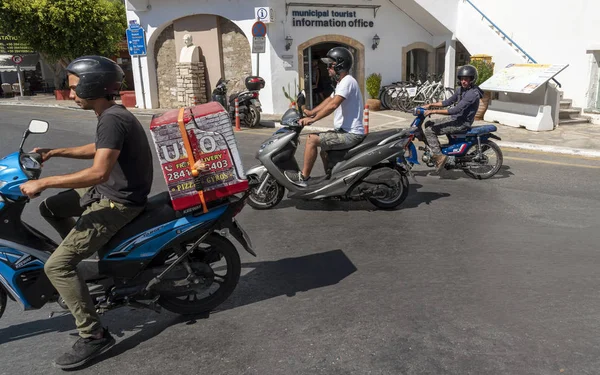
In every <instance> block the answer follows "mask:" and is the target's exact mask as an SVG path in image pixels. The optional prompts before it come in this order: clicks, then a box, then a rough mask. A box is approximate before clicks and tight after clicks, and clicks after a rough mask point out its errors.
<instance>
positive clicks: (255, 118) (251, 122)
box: [246, 104, 260, 128]
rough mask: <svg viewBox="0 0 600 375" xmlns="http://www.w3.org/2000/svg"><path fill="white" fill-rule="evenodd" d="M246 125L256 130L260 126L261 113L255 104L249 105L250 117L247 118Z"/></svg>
mask: <svg viewBox="0 0 600 375" xmlns="http://www.w3.org/2000/svg"><path fill="white" fill-rule="evenodd" d="M246 125H247V126H248V127H249V128H254V127H256V126H258V125H260V111H259V110H258V108H256V106H254V105H253V104H250V105H248V115H247V116H246Z"/></svg>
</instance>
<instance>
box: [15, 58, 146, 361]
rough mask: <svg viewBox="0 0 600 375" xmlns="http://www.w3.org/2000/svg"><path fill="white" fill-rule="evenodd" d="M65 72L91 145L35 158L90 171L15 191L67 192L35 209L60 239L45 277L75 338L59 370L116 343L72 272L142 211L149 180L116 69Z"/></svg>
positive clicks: (78, 67)
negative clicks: (87, 119)
mask: <svg viewBox="0 0 600 375" xmlns="http://www.w3.org/2000/svg"><path fill="white" fill-rule="evenodd" d="M67 72H68V79H69V87H70V89H71V98H72V99H74V100H75V102H76V103H77V104H78V105H79V106H80V107H81V108H83V109H87V110H94V111H95V112H96V115H97V116H98V126H97V128H96V139H95V142H94V143H90V144H88V145H85V146H80V147H72V148H58V149H40V148H36V149H34V152H38V153H40V154H41V155H42V159H43V160H44V161H46V160H48V159H50V158H53V157H66V158H74V159H93V160H94V162H93V165H92V166H91V167H90V168H86V169H84V170H81V171H79V172H75V173H72V174H68V175H64V176H53V177H46V178H42V179H39V180H31V181H29V182H27V183H25V184H23V185H21V191H22V193H23V194H24V195H27V196H29V197H30V198H33V197H35V196H37V195H38V194H40V193H41V192H42V191H44V190H45V189H48V188H70V190H67V191H64V192H62V193H59V194H57V195H55V196H52V197H50V198H48V199H46V200H44V201H43V202H42V203H41V204H40V213H41V214H42V216H43V217H44V218H45V219H46V220H47V221H48V222H49V223H50V224H51V225H52V226H53V227H54V228H55V229H56V230H57V231H58V232H59V233H60V235H61V237H62V238H63V242H62V243H61V244H60V246H58V248H57V249H56V250H55V251H54V252H53V253H52V255H51V256H50V258H49V259H48V261H47V262H46V264H45V266H44V270H45V272H46V275H47V276H48V279H49V280H50V281H51V282H52V285H54V287H55V288H56V290H57V291H58V292H59V293H60V295H61V297H62V298H63V300H64V301H65V303H66V304H67V306H68V307H69V310H70V311H71V313H72V314H73V316H74V317H75V322H76V325H77V330H78V331H79V335H80V336H81V338H80V339H79V340H78V341H77V342H76V343H75V345H73V348H72V350H71V351H70V352H69V353H66V354H64V355H62V356H61V357H59V358H57V359H56V360H55V365H56V366H57V367H60V368H64V369H70V368H75V367H79V366H81V365H83V364H84V363H86V362H88V361H89V360H90V359H92V358H93V357H95V356H97V355H99V354H101V353H102V352H104V351H106V350H107V349H108V348H110V347H111V346H112V345H114V343H115V340H114V338H113V337H112V336H111V335H110V333H109V332H108V330H107V329H105V328H104V327H102V325H101V323H100V317H99V316H98V314H97V312H96V307H95V303H94V301H92V298H91V297H90V293H89V291H88V288H87V285H86V283H85V280H82V279H81V278H80V277H79V276H78V274H77V269H76V268H77V264H78V263H79V262H81V260H83V259H85V258H88V257H89V256H91V255H92V254H94V253H95V252H97V251H98V250H99V249H100V248H102V246H104V245H105V244H106V243H107V242H108V241H109V240H110V239H111V237H113V236H114V235H115V234H116V233H117V232H118V231H119V230H120V229H121V228H122V227H123V226H125V225H126V224H128V223H129V222H130V221H131V220H133V219H134V218H135V217H136V216H138V215H139V214H140V213H141V212H142V211H143V210H144V206H145V204H146V201H147V197H148V194H149V193H150V188H151V186H152V177H153V176H152V153H151V151H150V145H149V143H148V138H147V137H146V134H145V132H144V129H143V127H142V125H141V124H140V123H139V121H138V120H137V119H136V118H135V116H134V115H133V114H132V113H131V112H129V111H128V110H127V109H125V107H123V106H121V105H117V104H116V103H115V101H114V96H115V95H117V94H118V91H119V89H120V87H121V84H122V82H123V77H124V74H123V71H122V70H121V68H120V67H119V66H118V65H117V64H116V63H114V62H113V61H112V60H110V59H107V58H105V57H100V56H83V57H80V58H78V59H75V60H74V61H73V62H72V63H71V64H70V65H69V66H68V67H67ZM76 216H78V217H79V220H77V222H75V220H74V218H73V217H76Z"/></svg>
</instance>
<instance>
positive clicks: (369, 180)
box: [246, 108, 409, 210]
mask: <svg viewBox="0 0 600 375" xmlns="http://www.w3.org/2000/svg"><path fill="white" fill-rule="evenodd" d="M299 119H300V114H299V113H298V111H297V110H296V109H294V108H290V109H288V110H287V112H286V113H285V114H284V115H283V117H282V119H281V124H282V125H283V126H284V127H283V128H281V129H279V130H277V131H276V132H275V133H274V134H273V136H272V137H271V138H269V139H267V140H266V141H265V142H264V143H263V144H262V145H261V146H260V149H259V150H258V152H257V154H256V158H257V159H258V160H259V161H260V162H261V165H258V166H254V167H252V168H250V169H249V170H247V171H246V176H247V178H248V180H249V182H250V189H251V193H250V195H249V196H248V204H249V205H250V206H252V207H253V208H255V209H258V210H264V209H269V208H272V207H274V206H276V205H277V204H278V203H279V202H281V200H282V199H283V196H284V194H285V190H286V189H287V190H288V191H289V193H288V198H294V199H303V200H321V199H333V200H356V201H358V200H368V201H369V202H371V203H372V204H373V205H375V206H376V207H378V208H382V209H392V208H395V207H397V206H398V205H400V204H401V203H402V202H403V201H404V200H405V199H406V196H407V195H408V188H409V182H408V178H407V174H408V173H409V172H408V170H407V169H406V168H405V164H403V163H398V161H397V160H398V158H400V159H402V158H403V155H404V147H405V145H406V142H408V138H407V137H406V131H405V130H399V129H397V130H385V131H380V132H374V133H370V134H368V135H367V136H366V137H365V139H364V140H363V141H362V142H361V143H359V144H358V145H356V146H354V147H353V148H351V149H347V150H334V151H329V152H328V153H327V155H328V158H327V161H328V166H327V168H326V175H325V176H323V177H312V178H310V179H309V180H308V181H307V182H306V183H307V186H306V187H301V186H298V185H296V184H294V183H292V182H291V181H290V180H288V179H287V178H286V177H285V175H284V174H283V172H284V171H286V170H292V171H298V170H299V167H298V163H297V162H296V159H295V158H294V154H295V153H296V150H297V149H298V145H299V143H300V139H299V138H300V132H301V131H302V126H301V125H299V124H298V120H299Z"/></svg>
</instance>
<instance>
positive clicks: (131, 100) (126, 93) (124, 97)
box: [119, 81, 137, 108]
mask: <svg viewBox="0 0 600 375" xmlns="http://www.w3.org/2000/svg"><path fill="white" fill-rule="evenodd" d="M128 88H129V86H128V85H127V81H123V85H122V86H121V91H119V96H120V97H121V104H123V105H124V106H125V107H130V108H132V107H135V105H136V104H137V102H136V100H135V90H127V89H128Z"/></svg>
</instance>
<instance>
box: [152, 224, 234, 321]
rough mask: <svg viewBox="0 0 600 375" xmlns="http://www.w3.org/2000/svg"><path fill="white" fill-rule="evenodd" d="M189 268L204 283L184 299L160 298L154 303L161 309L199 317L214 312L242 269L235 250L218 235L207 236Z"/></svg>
mask: <svg viewBox="0 0 600 375" xmlns="http://www.w3.org/2000/svg"><path fill="white" fill-rule="evenodd" d="M187 246H191V244H188V245H187ZM190 265H191V268H192V269H193V270H194V271H196V274H199V275H201V276H202V278H203V279H204V280H205V282H204V283H203V285H202V286H201V287H199V288H197V290H194V291H192V292H190V293H188V294H187V295H169V294H161V296H160V298H159V300H158V303H159V304H160V305H161V306H162V307H164V308H165V309H167V310H169V311H171V312H174V313H175V314H180V315H190V314H201V313H205V312H209V311H212V310H214V309H215V308H216V307H217V306H219V305H220V304H222V303H223V302H225V300H226V299H227V298H229V296H230V295H231V293H233V291H234V289H235V287H236V286H237V283H238V281H239V279H240V273H241V269H242V266H241V262H240V255H239V254H238V252H237V250H236V248H235V246H234V245H233V244H232V243H231V241H229V240H228V239H226V238H224V237H222V236H220V235H218V234H211V235H210V236H208V237H207V238H206V239H205V240H204V242H202V244H200V246H199V247H198V248H197V249H196V250H194V251H193V252H192V254H191V255H190Z"/></svg>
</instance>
